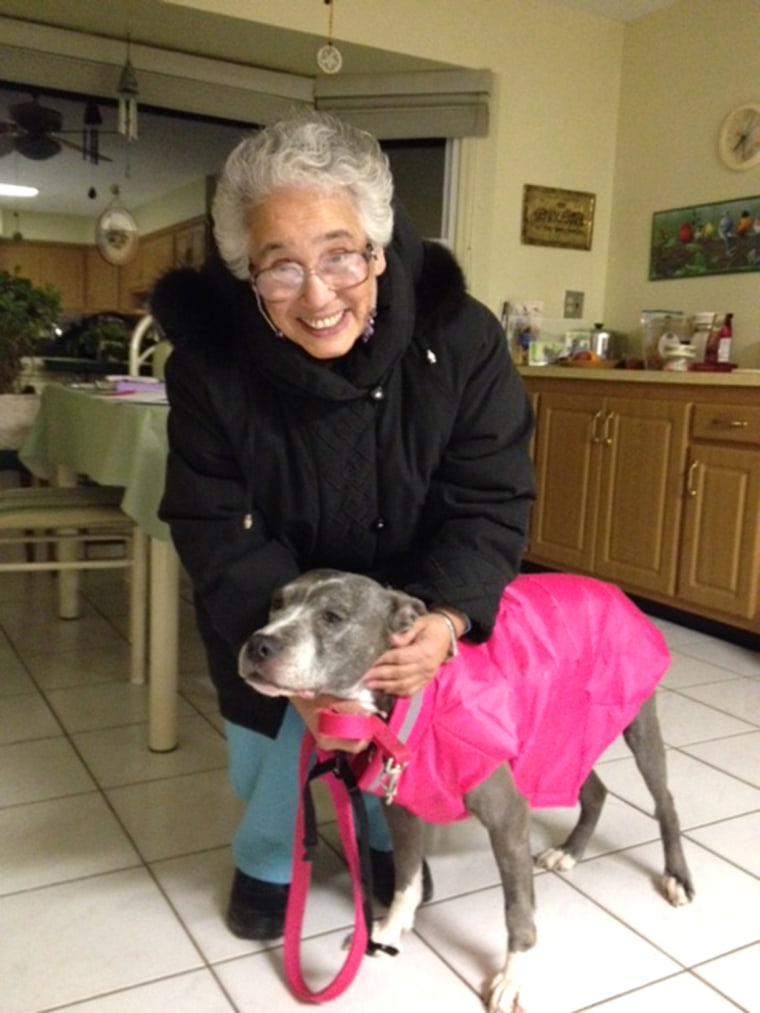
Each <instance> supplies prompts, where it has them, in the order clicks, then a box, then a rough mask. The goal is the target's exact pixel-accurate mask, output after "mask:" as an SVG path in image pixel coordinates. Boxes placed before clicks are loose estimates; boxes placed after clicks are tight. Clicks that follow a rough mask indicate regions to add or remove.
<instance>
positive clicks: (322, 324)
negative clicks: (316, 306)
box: [301, 310, 346, 331]
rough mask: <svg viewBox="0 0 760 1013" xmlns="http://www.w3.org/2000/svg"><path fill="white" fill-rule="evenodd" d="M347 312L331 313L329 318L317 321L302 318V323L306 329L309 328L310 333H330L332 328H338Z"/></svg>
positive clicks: (320, 318) (321, 318)
mask: <svg viewBox="0 0 760 1013" xmlns="http://www.w3.org/2000/svg"><path fill="white" fill-rule="evenodd" d="M345 312H346V311H345V310H338V312H337V313H331V314H330V316H329V317H319V319H317V320H307V319H306V318H302V319H301V323H302V324H303V325H304V327H308V328H309V330H310V331H329V330H330V329H331V328H333V327H337V326H338V324H339V323H340V322H341V320H342V319H343V315H344V313H345Z"/></svg>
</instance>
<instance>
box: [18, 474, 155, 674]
mask: <svg viewBox="0 0 760 1013" xmlns="http://www.w3.org/2000/svg"><path fill="white" fill-rule="evenodd" d="M122 495H123V490H122V489H120V488H115V487H110V486H71V487H68V486H66V487H64V486H31V487H28V488H15V489H4V490H2V491H0V546H3V545H17V544H21V545H28V544H29V543H35V542H36V543H43V544H50V543H52V544H53V545H54V546H55V549H56V551H55V552H54V553H47V554H46V556H47V558H45V559H34V560H30V559H28V558H25V559H19V560H17V561H16V560H10V561H8V560H6V559H2V560H0V573H8V572H16V573H20V572H33V571H36V570H52V571H57V572H58V574H59V578H60V576H61V575H62V574H64V573H66V572H67V571H75V572H76V571H80V570H103V569H128V570H129V579H130V585H129V586H130V592H129V602H130V604H129V640H130V648H131V662H130V681H131V682H133V683H142V682H144V681H145V654H146V614H147V610H146V597H147V588H148V569H147V558H148V557H147V535H146V534H145V532H144V531H143V530H142V529H141V528H139V527H138V526H137V525H136V524H135V523H134V522H133V521H132V520H131V519H130V518H129V517H127V515H126V514H125V513H124V512H123V511H122V510H121V509H120V507H119V503H120V502H121V498H122ZM93 542H121V543H122V545H123V547H124V554H123V556H118V557H113V558H112V557H109V558H98V559H87V558H83V550H84V546H85V543H93Z"/></svg>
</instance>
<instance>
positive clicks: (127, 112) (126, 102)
mask: <svg viewBox="0 0 760 1013" xmlns="http://www.w3.org/2000/svg"><path fill="white" fill-rule="evenodd" d="M129 47H130V44H129V39H127V62H126V63H125V64H124V66H123V67H122V70H121V77H120V78H119V87H118V88H117V89H116V91H117V94H118V96H119V120H118V130H119V133H120V134H122V135H123V136H124V137H126V139H127V140H128V141H136V140H137V96H138V94H139V91H138V88H137V76H136V74H135V69H134V67H133V66H132V61H131V60H130V58H129Z"/></svg>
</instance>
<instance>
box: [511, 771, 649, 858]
mask: <svg viewBox="0 0 760 1013" xmlns="http://www.w3.org/2000/svg"><path fill="white" fill-rule="evenodd" d="M605 770H606V768H605V767H602V768H601V769H600V770H599V775H600V777H601V778H602V780H603V781H604V772H605ZM579 813H580V807H579V806H575V807H574V808H573V809H536V810H534V811H533V812H532V814H531V823H532V831H531V850H532V852H533V854H538V853H539V852H540V851H544V850H545V849H546V848H550V847H557V846H558V845H560V844H562V843H563V842H564V841H565V840H566V839H567V837H568V835H569V833H570V831H571V830H572V829H573V827H574V826H575V824H576V822H577V820H578V815H579ZM659 836H660V834H659V828H658V826H657V823H656V821H655V820H654V818H653V817H651V816H646V815H645V814H644V813H642V812H640V811H639V810H638V809H636V808H634V806H632V805H629V804H628V803H627V802H623V801H622V800H621V799H619V798H615V796H614V795H608V796H607V798H606V800H605V803H604V808H603V809H602V815H601V817H600V818H599V823H598V825H597V827H596V829H595V830H594V833H593V835H592V837H591V840H590V841H589V844H588V848H587V849H586V854H585V856H584V860H585V861H587V860H588V859H591V858H597V857H598V856H599V855H605V854H609V853H610V852H612V851H621V850H622V849H623V848H630V847H632V846H633V845H635V844H645V843H646V842H647V841H652V840H659Z"/></svg>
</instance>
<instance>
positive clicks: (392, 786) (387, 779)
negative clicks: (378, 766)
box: [380, 756, 409, 805]
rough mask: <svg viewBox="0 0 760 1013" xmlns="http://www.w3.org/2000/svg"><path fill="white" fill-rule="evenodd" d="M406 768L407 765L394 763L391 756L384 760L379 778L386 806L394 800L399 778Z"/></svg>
mask: <svg viewBox="0 0 760 1013" xmlns="http://www.w3.org/2000/svg"><path fill="white" fill-rule="evenodd" d="M408 766H409V764H407V763H396V761H395V760H394V759H393V757H392V756H389V757H387V758H386V760H385V763H384V764H383V773H382V776H381V778H380V784H381V786H382V788H383V794H384V796H385V804H386V805H390V804H391V802H393V800H394V799H395V797H396V792H397V791H398V781H399V778H400V777H401V775H402V774H403V773H404V771H405V770H406V768H407V767H408Z"/></svg>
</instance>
